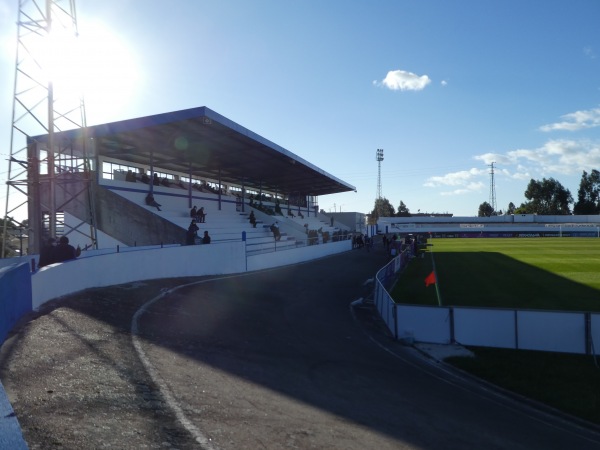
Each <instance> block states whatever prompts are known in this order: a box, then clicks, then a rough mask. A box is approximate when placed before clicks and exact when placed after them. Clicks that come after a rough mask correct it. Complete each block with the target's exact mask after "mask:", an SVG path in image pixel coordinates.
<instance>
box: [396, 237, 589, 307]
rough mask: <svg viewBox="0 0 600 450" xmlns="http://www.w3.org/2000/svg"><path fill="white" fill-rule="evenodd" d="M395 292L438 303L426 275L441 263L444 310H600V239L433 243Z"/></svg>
mask: <svg viewBox="0 0 600 450" xmlns="http://www.w3.org/2000/svg"><path fill="white" fill-rule="evenodd" d="M429 244H433V245H432V246H430V247H429V252H427V253H425V257H424V258H417V259H415V260H413V261H412V262H411V263H410V264H409V266H408V267H407V269H406V270H405V271H404V272H403V273H402V274H401V275H400V277H399V280H398V283H397V284H396V286H395V287H394V289H393V291H392V297H393V298H394V299H395V301H396V302H398V303H409V304H425V305H437V304H438V296H437V295H436V289H435V286H429V287H425V277H427V275H428V274H429V273H430V272H431V271H432V269H433V263H434V262H435V268H436V274H437V281H438V289H439V293H440V298H439V300H440V301H441V304H442V305H444V306H476V307H497V308H521V309H547V310H570V311H600V239H597V238H532V239H528V238H522V239H519V238H512V239H511V238H503V239H491V238H472V239H431V240H430V241H429Z"/></svg>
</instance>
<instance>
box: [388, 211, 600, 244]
mask: <svg viewBox="0 0 600 450" xmlns="http://www.w3.org/2000/svg"><path fill="white" fill-rule="evenodd" d="M377 230H378V232H379V233H396V234H399V235H402V236H403V235H406V234H427V235H429V236H430V237H437V238H470V237H487V238H502V237H507V238H508V237H517V238H519V237H600V216H598V215H588V216H584V215H581V216H542V215H536V214H515V215H504V216H491V217H450V216H443V217H440V216H429V217H428V216H424V215H419V216H413V217H380V218H379V220H378V222H377Z"/></svg>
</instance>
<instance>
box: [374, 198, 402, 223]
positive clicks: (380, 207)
mask: <svg viewBox="0 0 600 450" xmlns="http://www.w3.org/2000/svg"><path fill="white" fill-rule="evenodd" d="M395 213H396V211H395V210H394V207H393V206H392V204H391V203H390V201H389V200H388V199H387V198H385V197H381V198H378V199H376V200H375V205H374V206H373V211H372V212H371V221H372V223H375V222H377V219H379V218H380V217H393V216H394V215H395Z"/></svg>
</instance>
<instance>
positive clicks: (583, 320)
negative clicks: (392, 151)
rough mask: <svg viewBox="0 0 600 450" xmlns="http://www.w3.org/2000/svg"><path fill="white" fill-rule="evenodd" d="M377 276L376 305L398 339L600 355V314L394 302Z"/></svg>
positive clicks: (391, 271) (387, 271)
mask: <svg viewBox="0 0 600 450" xmlns="http://www.w3.org/2000/svg"><path fill="white" fill-rule="evenodd" d="M396 264H397V262H396V261H392V262H391V263H389V264H388V265H386V266H384V267H383V268H382V269H381V270H380V271H379V272H378V274H377V278H378V282H377V283H376V286H375V292H374V298H375V306H376V308H377V310H378V311H379V314H380V315H381V317H382V319H383V320H384V322H385V323H386V325H387V327H388V329H389V330H390V332H391V333H392V334H393V335H394V336H395V338H396V339H401V340H407V341H417V342H427V343H432V344H451V343H459V344H462V345H471V346H477V347H497V348H512V349H522V350H537V351H546V352H563V353H578V354H588V353H591V354H595V355H598V354H600V313H589V312H571V311H536V310H527V311H524V310H518V309H494V308H464V307H449V306H442V307H435V306H418V305H405V304H397V303H395V302H394V300H393V299H392V298H391V296H390V295H389V293H388V292H387V290H386V288H385V286H384V283H383V282H381V281H380V279H383V278H384V275H381V274H385V277H387V278H388V279H389V276H390V275H393V276H396V274H397V271H396V270H394V266H395V265H396Z"/></svg>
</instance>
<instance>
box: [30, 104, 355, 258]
mask: <svg viewBox="0 0 600 450" xmlns="http://www.w3.org/2000/svg"><path fill="white" fill-rule="evenodd" d="M51 138H52V139H53V142H54V146H59V147H60V151H58V152H56V154H57V155H58V158H57V160H56V161H54V168H53V170H52V171H50V170H49V168H48V164H47V160H48V154H47V153H48V152H47V150H46V149H47V148H48V147H49V146H52V144H50V143H49V142H50V139H51ZM28 148H29V151H28V152H29V153H28V157H29V160H30V161H37V162H39V164H35V168H34V170H30V171H29V174H28V177H29V179H28V183H29V186H35V187H36V188H35V189H31V190H30V192H29V205H28V209H29V210H28V213H29V219H30V227H31V233H30V236H29V248H28V253H29V254H30V255H31V254H37V253H39V250H40V248H41V245H43V242H44V241H45V238H47V237H49V236H52V235H55V236H54V237H57V236H60V235H63V234H64V235H68V237H69V239H70V241H71V243H72V244H73V245H75V246H77V245H78V246H80V247H81V248H82V249H91V250H94V249H96V250H97V249H102V248H106V247H115V246H120V247H132V246H149V245H173V244H174V245H180V244H182V243H184V242H185V235H186V230H187V228H188V226H189V224H190V209H191V208H192V207H193V206H197V207H198V208H201V207H203V208H204V211H205V212H206V214H207V216H206V223H203V224H200V225H202V226H201V227H200V232H203V231H204V230H207V231H209V233H210V236H211V237H212V242H213V243H219V242H226V241H242V239H246V240H247V242H248V249H249V251H254V252H260V251H267V250H270V249H273V248H274V247H275V246H274V242H273V241H274V239H273V234H272V232H271V230H270V229H269V227H270V225H271V224H272V223H273V222H275V221H278V223H279V227H280V229H281V234H282V239H281V240H280V241H278V242H277V247H278V248H279V249H281V248H285V247H288V248H294V247H297V246H303V245H308V244H316V243H327V242H332V241H337V240H339V239H341V238H346V237H348V236H349V234H350V233H351V230H350V228H349V227H345V226H344V225H343V224H341V223H337V224H335V226H332V223H331V222H330V218H329V217H326V216H322V215H320V214H319V207H318V199H319V196H322V195H328V194H334V193H339V192H345V191H355V190H356V189H355V187H354V186H352V185H350V184H348V183H346V182H344V181H342V180H339V179H338V178H336V177H334V176H333V175H330V174H328V173H327V172H325V171H324V170H322V169H320V168H318V167H316V166H315V165H313V164H311V163H309V162H308V161H306V160H304V159H302V158H301V157H299V156H297V155H295V154H294V153H292V152H290V151H288V150H286V149H284V148H282V147H280V146H278V145H276V144H274V143H273V142H270V141H268V140H267V139H265V138H263V137H261V136H259V135H257V134H256V133H253V132H252V131H250V130H248V129H246V128H244V127H242V126H240V125H238V124H237V123H234V122H233V121H231V120H229V119H227V118H226V117H223V116H222V115H220V114H218V113H216V112H214V111H212V110H210V109H209V108H207V107H198V108H192V109H188V110H182V111H176V112H169V113H164V114H158V115H154V116H148V117H141V118H137V119H131V120H125V121H121V122H114V123H108V124H103V125H97V126H92V127H87V128H83V129H75V130H72V131H64V132H61V133H54V135H53V136H52V137H50V136H49V135H42V136H37V137H32V138H29V139H28ZM86 159H87V160H88V161H89V163H88V165H89V168H88V167H87V166H86V164H85V161H84V160H86ZM51 172H53V176H51V175H50V173H51ZM149 194H150V195H151V196H152V198H153V200H154V201H155V202H156V203H157V204H158V205H160V206H159V207H156V206H152V202H151V201H150V202H147V201H146V199H147V197H148V195H149ZM48 205H57V206H56V207H55V208H53V207H52V206H48ZM51 210H55V211H56V212H55V216H56V217H52V214H51V213H50V211H51ZM251 211H253V212H254V216H255V217H256V221H257V226H256V227H253V226H252V225H251V224H250V223H249V220H248V216H249V214H250V212H251ZM89 227H92V229H93V232H92V233H88V232H87V231H86V230H88V229H89ZM309 234H310V236H311V239H310V240H309V239H308V236H309Z"/></svg>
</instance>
